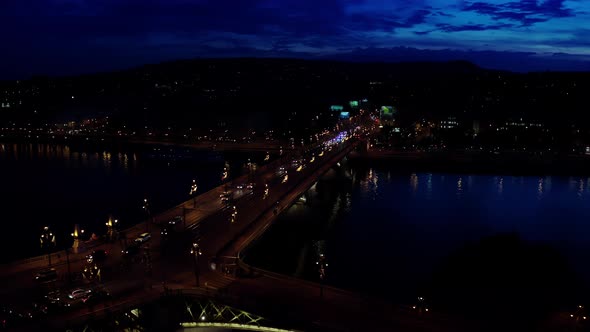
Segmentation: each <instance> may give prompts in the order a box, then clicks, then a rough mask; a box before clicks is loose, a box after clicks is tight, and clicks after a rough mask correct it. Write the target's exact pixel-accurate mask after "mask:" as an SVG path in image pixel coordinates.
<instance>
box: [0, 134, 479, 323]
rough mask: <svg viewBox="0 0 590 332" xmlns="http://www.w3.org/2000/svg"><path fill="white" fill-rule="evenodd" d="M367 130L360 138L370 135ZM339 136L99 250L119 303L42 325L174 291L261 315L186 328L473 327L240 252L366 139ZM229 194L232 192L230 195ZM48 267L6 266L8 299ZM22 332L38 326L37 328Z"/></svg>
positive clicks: (69, 262)
mask: <svg viewBox="0 0 590 332" xmlns="http://www.w3.org/2000/svg"><path fill="white" fill-rule="evenodd" d="M360 128H361V129H360V131H358V133H362V132H363V130H366V128H362V127H360ZM336 136H337V134H333V135H332V136H331V137H326V138H325V139H324V140H323V141H322V142H318V143H317V144H314V145H313V146H310V147H308V148H307V149H306V150H305V151H297V152H294V153H291V154H285V155H284V156H283V157H282V158H279V159H277V160H275V161H273V162H271V163H268V164H267V165H264V166H262V167H260V168H259V169H257V170H256V171H255V172H253V173H251V174H247V175H244V176H242V177H239V178H237V179H234V180H233V181H232V182H230V183H227V184H222V185H220V186H219V187H216V188H214V189H212V190H210V191H208V192H206V193H203V194H201V195H199V196H197V197H195V198H194V199H190V200H188V201H186V202H183V203H182V204H179V205H178V206H176V207H174V208H171V209H169V210H168V211H165V212H164V213H162V214H159V215H156V216H153V217H152V218H150V219H148V220H146V221H145V222H143V223H140V224H138V225H136V226H134V227H132V228H129V229H126V230H125V231H124V232H123V233H124V234H125V238H124V239H123V241H115V242H110V243H103V244H99V245H97V246H96V248H102V249H105V250H108V251H109V252H110V253H111V254H110V257H109V259H108V260H107V261H106V262H105V264H104V265H102V266H101V268H100V270H101V271H102V272H101V275H100V278H96V280H99V279H100V281H102V282H100V284H104V285H105V286H106V287H107V288H108V289H109V291H110V293H111V295H112V297H111V298H109V299H106V300H104V301H101V302H100V303H97V304H95V305H81V304H77V305H73V306H72V307H71V308H68V309H67V310H64V311H63V312H57V313H54V314H50V315H48V316H46V317H43V324H44V325H45V326H47V327H49V328H52V329H55V330H63V329H68V328H76V327H78V328H80V329H82V328H83V327H84V326H85V325H87V324H91V323H92V322H96V321H97V320H100V319H104V318H105V317H107V318H108V317H112V316H113V315H117V314H119V315H120V314H126V317H131V316H130V315H135V314H137V312H138V309H137V308H139V307H141V306H142V305H144V304H146V303H151V302H154V301H158V300H162V298H167V297H170V296H171V295H174V296H175V299H177V300H178V299H182V301H185V302H186V301H207V300H211V299H213V300H215V301H217V302H211V303H216V304H212V306H218V307H219V306H226V307H227V308H232V309H228V310H229V311H231V312H234V313H235V312H241V311H240V310H247V311H248V312H252V313H255V314H250V313H248V315H249V317H259V319H254V320H252V319H251V320H250V321H248V322H241V323H240V326H237V325H231V324H237V323H236V322H235V319H233V320H232V317H229V318H227V317H225V316H223V315H221V316H218V317H217V319H215V320H212V319H210V317H211V314H205V315H196V316H193V318H192V321H186V322H183V323H184V325H182V327H183V328H186V329H191V328H194V327H226V328H229V327H232V326H233V328H243V329H258V330H268V331H271V330H272V329H273V328H274V329H276V330H277V331H279V330H280V329H279V328H277V327H273V326H266V325H260V324H257V323H256V322H260V321H262V318H261V317H268V318H269V321H275V322H289V323H290V326H289V327H287V328H286V329H287V330H290V329H295V330H321V331H326V330H333V331H351V330H355V331H366V330H372V331H378V330H383V331H385V330H387V331H390V330H395V329H401V330H404V331H431V330H437V331H462V330H472V329H469V328H467V327H465V326H467V325H468V324H467V323H465V322H460V321H459V320H457V319H454V318H453V319H449V317H447V316H443V315H440V314H436V313H432V314H429V315H422V314H417V313H416V312H415V311H412V309H411V307H410V306H400V305H394V304H392V303H390V302H388V301H387V300H385V299H379V298H373V297H369V296H366V295H363V294H358V293H354V292H349V291H345V290H341V289H337V288H334V287H330V286H327V285H323V284H320V283H317V282H310V281H305V280H300V279H296V278H292V277H288V276H284V275H280V274H277V273H273V272H270V271H264V270H261V269H258V268H255V267H251V266H248V265H247V264H245V263H244V262H243V261H242V260H241V259H240V253H241V251H242V250H243V249H244V248H246V247H247V246H248V245H249V244H250V243H251V242H252V241H253V240H255V239H256V238H258V237H259V236H260V235H261V234H263V233H264V231H265V230H266V229H268V227H269V226H270V225H271V224H272V222H273V221H274V220H275V219H276V217H277V216H278V215H279V214H280V213H281V211H283V210H285V209H287V208H288V207H289V206H291V204H292V203H293V202H294V201H295V200H296V199H298V198H299V197H300V196H301V195H302V194H303V193H304V192H305V191H306V190H308V189H309V188H310V187H311V186H312V185H313V184H314V183H315V182H316V181H317V180H318V179H319V178H320V177H321V176H322V175H323V174H324V173H326V172H327V171H328V170H329V169H331V168H334V167H338V163H339V162H340V161H341V160H342V159H343V158H345V156H346V155H347V154H348V153H349V152H350V151H352V150H353V149H355V147H356V146H357V145H358V142H359V139H357V138H355V137H353V136H351V135H340V136H338V137H336ZM357 136H358V135H357ZM360 136H362V135H360ZM247 181H249V182H252V183H253V184H254V186H253V188H252V189H248V188H247V187H246V186H238V185H241V184H244V183H246V182H247ZM240 187H241V188H240ZM228 191H231V194H229V195H227V192H228ZM224 195H225V196H226V197H228V196H229V200H223V201H222V199H220V197H221V196H224ZM228 202H229V203H228ZM178 215H181V216H183V218H184V222H183V223H180V224H177V225H174V226H173V227H175V228H176V231H177V233H178V234H179V235H178V236H177V237H176V238H174V239H173V240H172V241H171V240H166V239H165V238H163V237H162V234H161V233H160V228H159V227H158V226H162V225H164V224H168V222H169V220H171V219H172V218H174V217H175V216H178ZM146 231H148V232H150V233H151V234H152V239H151V240H150V241H149V242H147V244H145V245H144V246H143V247H142V249H141V253H140V254H139V255H138V256H136V259H129V258H126V257H124V255H123V253H122V249H123V248H124V247H125V246H126V244H125V243H124V242H126V241H127V239H134V238H135V237H136V236H138V235H139V234H140V233H143V232H146ZM86 254H87V252H84V251H82V252H80V253H72V254H69V255H67V256H66V255H64V254H61V255H59V254H53V255H52V256H51V261H52V262H53V267H54V268H55V269H56V270H57V271H58V275H60V276H62V278H61V279H60V280H58V281H57V282H56V283H54V284H52V285H49V287H50V289H63V288H66V287H68V285H69V283H70V280H68V278H66V277H63V276H68V275H69V271H80V270H82V269H83V268H84V267H87V266H88V263H87V260H86ZM64 256H65V257H64ZM47 263H48V262H47V260H46V259H45V258H43V257H40V258H36V259H30V260H26V261H21V262H16V263H14V264H10V265H6V266H3V267H2V268H1V269H0V280H1V281H2V283H3V290H2V294H0V295H1V296H2V298H3V299H4V300H5V301H8V302H11V301H15V302H18V301H19V300H22V299H27V298H34V297H36V296H37V297H38V296H39V294H37V293H38V292H39V287H38V286H36V285H35V284H34V282H33V280H32V275H33V274H34V272H35V271H38V270H39V269H41V268H43V267H44V266H46V265H47ZM43 291H44V292H47V291H48V290H47V289H46V290H43ZM62 296H63V294H62ZM195 299H197V300H195ZM199 303H202V302H199ZM235 308H240V309H235ZM244 312H246V311H244ZM248 315H247V316H248ZM258 315H259V316H258ZM203 317H204V318H203ZM219 317H222V319H220V318H219ZM223 317H225V318H223ZM241 317H242V318H243V317H245V316H241ZM265 320H266V318H265ZM459 322H460V323H459ZM224 324H225V325H224ZM227 324H229V325H227ZM242 325H246V326H242ZM369 326H370V327H369ZM24 328H25V329H30V326H25V327H24Z"/></svg>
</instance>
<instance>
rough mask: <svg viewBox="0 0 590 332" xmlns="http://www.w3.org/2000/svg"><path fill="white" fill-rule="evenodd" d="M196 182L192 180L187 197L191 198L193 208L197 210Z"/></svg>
mask: <svg viewBox="0 0 590 332" xmlns="http://www.w3.org/2000/svg"><path fill="white" fill-rule="evenodd" d="M197 188H198V187H197V180H195V179H193V183H191V190H190V191H189V193H188V194H189V196H191V197H192V198H193V207H194V208H197V195H196V194H197Z"/></svg>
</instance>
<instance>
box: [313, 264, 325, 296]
mask: <svg viewBox="0 0 590 332" xmlns="http://www.w3.org/2000/svg"><path fill="white" fill-rule="evenodd" d="M315 264H316V265H317V266H318V273H319V277H320V297H323V296H324V285H323V283H324V280H326V268H327V267H328V263H327V262H326V256H325V255H324V254H320V256H319V257H318V261H317V262H315Z"/></svg>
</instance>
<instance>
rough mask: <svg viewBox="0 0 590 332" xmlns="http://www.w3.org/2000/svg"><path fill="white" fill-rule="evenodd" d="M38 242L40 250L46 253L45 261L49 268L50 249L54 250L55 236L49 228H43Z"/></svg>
mask: <svg viewBox="0 0 590 332" xmlns="http://www.w3.org/2000/svg"><path fill="white" fill-rule="evenodd" d="M39 241H40V242H41V249H43V250H45V251H47V260H48V261H49V266H51V249H52V248H55V234H53V233H52V232H51V231H50V230H49V226H45V227H43V230H42V231H41V237H40V238H39Z"/></svg>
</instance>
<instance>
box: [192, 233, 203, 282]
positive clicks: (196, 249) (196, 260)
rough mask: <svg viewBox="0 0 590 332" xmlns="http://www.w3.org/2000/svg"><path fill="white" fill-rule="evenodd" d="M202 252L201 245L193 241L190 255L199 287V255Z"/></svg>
mask: <svg viewBox="0 0 590 332" xmlns="http://www.w3.org/2000/svg"><path fill="white" fill-rule="evenodd" d="M202 254H203V253H202V252H201V247H200V246H199V243H198V242H193V245H192V247H191V255H192V256H193V263H194V265H195V279H196V281H197V287H199V286H200V285H199V256H201V255H202Z"/></svg>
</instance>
